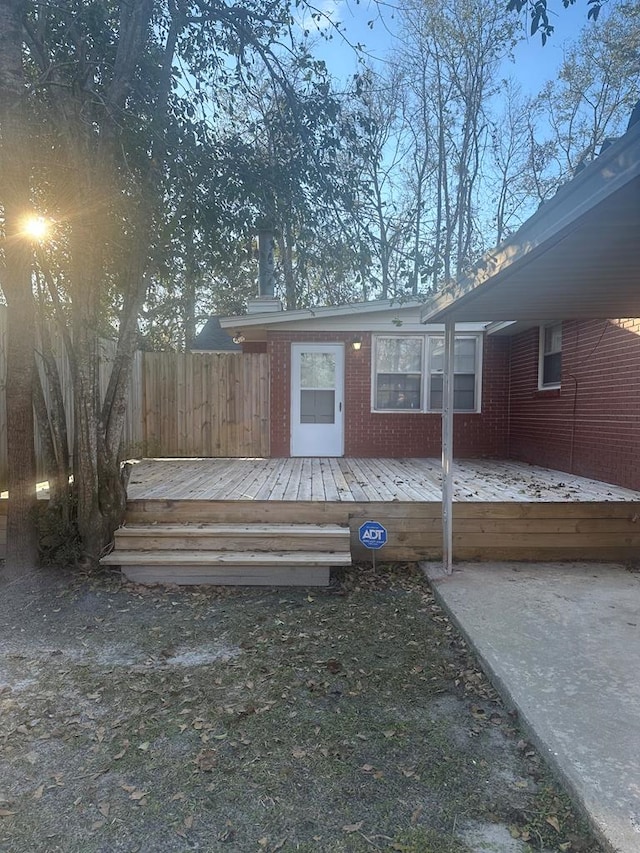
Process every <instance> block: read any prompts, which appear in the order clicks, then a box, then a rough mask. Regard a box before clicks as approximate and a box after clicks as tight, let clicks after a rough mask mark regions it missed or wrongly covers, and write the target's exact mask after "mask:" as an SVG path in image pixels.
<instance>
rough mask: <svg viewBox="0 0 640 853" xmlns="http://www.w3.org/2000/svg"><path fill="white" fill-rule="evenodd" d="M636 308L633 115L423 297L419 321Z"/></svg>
mask: <svg viewBox="0 0 640 853" xmlns="http://www.w3.org/2000/svg"><path fill="white" fill-rule="evenodd" d="M638 316H640V124H636V125H634V126H633V127H631V128H630V129H629V130H628V131H627V133H626V134H625V135H624V136H623V137H622V138H621V139H619V140H617V142H615V143H614V144H613V145H611V146H610V147H609V148H608V149H607V150H606V151H604V152H603V153H602V154H601V155H600V156H599V157H598V158H597V159H596V160H594V161H593V162H592V163H590V164H589V165H588V166H587V167H586V168H585V169H584V170H583V171H582V172H581V173H580V174H579V175H577V176H576V177H575V178H573V179H572V180H571V181H569V182H568V183H567V184H565V185H564V186H563V187H561V188H560V189H559V190H558V192H557V193H556V195H555V196H554V197H553V198H552V199H551V200H550V201H548V202H546V203H545V204H544V205H542V207H541V208H540V209H539V210H538V211H537V212H536V213H535V214H534V215H533V216H532V217H530V219H528V220H527V221H526V222H525V223H524V225H523V226H522V227H521V228H520V229H519V231H517V232H516V233H515V234H514V235H513V236H512V237H510V238H509V239H508V240H506V241H505V242H504V243H502V244H501V245H500V246H499V247H498V248H497V249H495V250H494V251H493V252H489V253H487V254H486V255H484V256H483V257H482V258H481V260H480V261H479V263H478V264H477V265H476V267H475V268H474V269H473V270H472V272H471V273H470V274H469V275H468V276H467V277H465V278H464V279H463V280H461V281H460V282H457V283H456V284H455V285H454V286H452V287H451V288H448V289H446V290H445V291H444V292H443V293H442V294H439V295H438V296H437V297H435V298H434V299H432V300H431V301H430V302H429V303H427V305H426V306H425V307H424V309H423V312H422V320H423V322H428V323H433V322H442V321H443V320H444V319H445V318H447V317H448V318H451V319H454V320H455V321H456V322H458V321H463V322H472V321H494V322H497V321H508V320H519V321H546V320H560V319H606V318H623V317H638Z"/></svg>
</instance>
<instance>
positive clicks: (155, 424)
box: [142, 352, 269, 457]
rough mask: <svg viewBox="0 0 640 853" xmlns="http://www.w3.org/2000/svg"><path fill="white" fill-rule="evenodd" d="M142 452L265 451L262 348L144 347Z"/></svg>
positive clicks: (266, 394)
mask: <svg viewBox="0 0 640 853" xmlns="http://www.w3.org/2000/svg"><path fill="white" fill-rule="evenodd" d="M143 377H144V379H143V382H144V402H143V406H144V411H143V413H142V423H143V430H144V455H145V456H181V457H194V456H268V455H269V361H268V356H267V355H266V354H262V353H260V354H249V353H247V354H244V353H167V352H157V353H152V352H147V353H144V360H143Z"/></svg>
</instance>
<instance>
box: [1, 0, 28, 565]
mask: <svg viewBox="0 0 640 853" xmlns="http://www.w3.org/2000/svg"><path fill="white" fill-rule="evenodd" d="M21 12H22V3H21V2H20V0H0V198H1V199H2V207H3V214H4V216H3V231H4V234H3V237H4V240H3V252H2V261H1V266H0V284H1V285H2V289H3V292H4V295H5V298H6V301H7V310H8V316H9V318H10V321H9V322H8V323H7V376H8V377H9V378H10V379H11V381H10V382H8V383H7V387H6V401H7V444H8V459H9V486H10V489H11V501H10V504H9V512H8V518H7V560H6V565H7V567H8V568H9V569H10V570H11V571H15V572H22V571H25V570H27V569H29V568H33V567H34V566H35V565H36V562H37V547H36V517H35V509H36V503H35V499H36V492H35V487H36V465H35V452H34V427H33V410H32V403H31V399H32V389H33V381H34V344H35V320H34V306H33V300H32V295H31V258H30V251H31V247H30V246H29V243H28V241H27V239H26V238H25V236H24V233H23V219H24V217H25V216H26V214H27V213H28V211H29V199H30V192H29V159H30V158H29V151H30V138H31V134H30V127H29V122H28V120H27V111H26V104H25V91H26V81H25V77H24V71H23V66H22V55H21V50H22V38H21V32H22V23H21Z"/></svg>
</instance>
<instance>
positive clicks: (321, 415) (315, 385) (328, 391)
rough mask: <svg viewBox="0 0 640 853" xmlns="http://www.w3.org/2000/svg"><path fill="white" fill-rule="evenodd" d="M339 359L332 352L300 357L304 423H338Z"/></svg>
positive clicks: (308, 354)
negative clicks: (337, 385)
mask: <svg viewBox="0 0 640 853" xmlns="http://www.w3.org/2000/svg"><path fill="white" fill-rule="evenodd" d="M335 386H336V357H335V354H334V353H330V352H303V353H301V354H300V389H301V390H300V423H302V424H333V423H335V420H336V411H335V410H336V392H335Z"/></svg>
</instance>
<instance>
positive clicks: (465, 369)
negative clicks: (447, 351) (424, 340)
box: [429, 337, 476, 373]
mask: <svg viewBox="0 0 640 853" xmlns="http://www.w3.org/2000/svg"><path fill="white" fill-rule="evenodd" d="M429 369H430V371H431V373H443V372H444V338H434V337H431V338H429ZM475 369H476V339H475V338H456V339H455V343H454V350H453V371H454V373H475Z"/></svg>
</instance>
